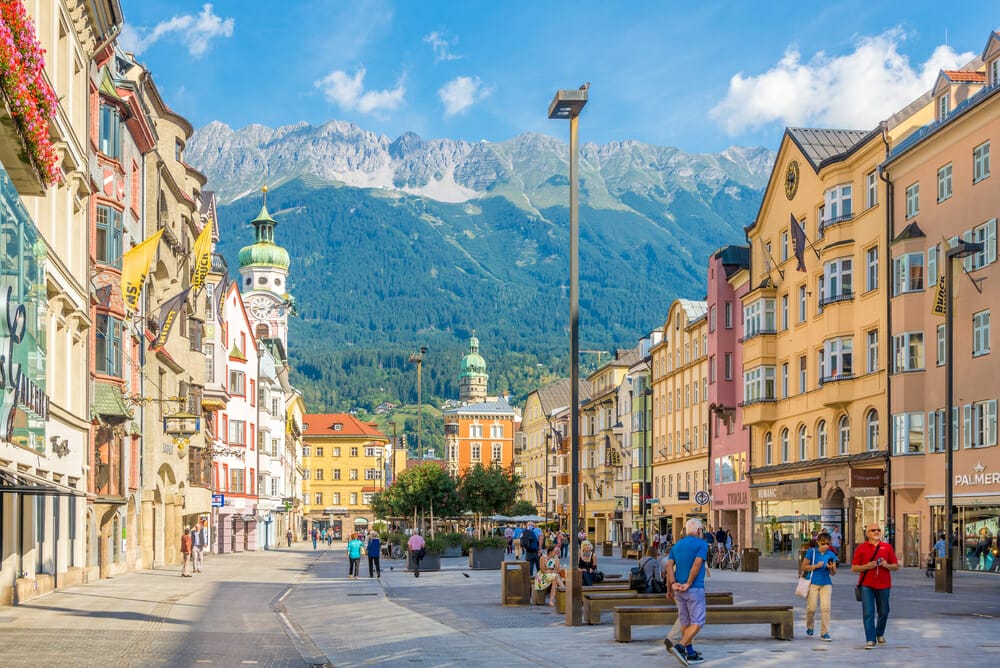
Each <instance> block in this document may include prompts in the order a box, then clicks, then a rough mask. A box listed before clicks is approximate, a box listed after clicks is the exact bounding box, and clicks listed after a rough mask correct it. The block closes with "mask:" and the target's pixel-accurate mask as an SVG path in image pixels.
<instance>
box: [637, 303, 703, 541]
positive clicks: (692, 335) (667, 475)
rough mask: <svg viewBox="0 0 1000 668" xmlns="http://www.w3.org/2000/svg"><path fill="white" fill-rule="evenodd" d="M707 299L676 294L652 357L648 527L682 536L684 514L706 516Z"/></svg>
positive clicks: (695, 516)
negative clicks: (681, 297)
mask: <svg viewBox="0 0 1000 668" xmlns="http://www.w3.org/2000/svg"><path fill="white" fill-rule="evenodd" d="M707 313H708V304H707V303H706V302H703V301H692V300H690V299H676V300H674V302H673V303H672V304H671V305H670V310H669V312H668V314H667V321H666V324H664V326H663V338H662V339H661V340H660V342H659V343H658V344H657V345H655V346H654V347H652V348H651V349H650V354H651V355H652V360H653V418H652V425H653V456H652V463H653V466H652V483H653V485H652V495H653V496H652V498H651V499H650V501H651V503H650V504H649V508H648V509H647V524H649V529H648V531H649V532H650V533H651V532H653V531H660V532H661V533H665V532H667V531H668V530H669V531H671V532H672V533H673V536H674V539H675V540H677V539H678V538H680V537H682V536H684V523H685V522H687V520H688V519H691V518H698V519H701V520H703V521H705V520H707V519H708V512H709V507H708V504H707V503H698V501H700V500H702V499H701V497H700V495H699V492H704V493H706V494H707V492H708V489H709V484H708V326H707V322H708V321H707V317H706V316H707Z"/></svg>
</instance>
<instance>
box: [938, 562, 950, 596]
mask: <svg viewBox="0 0 1000 668" xmlns="http://www.w3.org/2000/svg"><path fill="white" fill-rule="evenodd" d="M951 576H952V571H951V559H949V558H947V557H938V558H937V559H935V560H934V591H935V592H937V593H938V594H946V593H948V592H949V591H950V590H951Z"/></svg>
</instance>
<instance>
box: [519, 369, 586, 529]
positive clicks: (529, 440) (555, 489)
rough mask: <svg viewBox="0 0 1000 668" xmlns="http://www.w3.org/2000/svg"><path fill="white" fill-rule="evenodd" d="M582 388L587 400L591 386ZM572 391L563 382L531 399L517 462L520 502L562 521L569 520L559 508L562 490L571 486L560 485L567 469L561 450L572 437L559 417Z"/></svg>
mask: <svg viewBox="0 0 1000 668" xmlns="http://www.w3.org/2000/svg"><path fill="white" fill-rule="evenodd" d="M580 385H581V390H580V393H581V397H583V398H586V397H587V395H588V393H589V387H590V384H589V383H588V382H587V381H581V383H580ZM570 389H571V388H570V383H569V379H568V378H561V379H560V380H557V381H555V382H554V383H551V384H549V385H546V386H545V387H543V388H540V389H538V390H535V391H534V392H532V393H530V394H529V395H528V397H527V398H526V399H525V401H524V417H523V419H522V421H521V439H522V443H523V448H522V450H521V451H520V452H519V453H517V458H516V460H515V470H516V471H518V472H519V473H520V474H521V476H522V479H521V498H522V499H524V500H526V501H530V502H531V503H532V504H534V505H535V507H536V508H537V509H538V513H539V514H540V515H542V516H544V517H548V518H551V519H556V518H558V519H559V520H560V521H563V520H565V519H566V514H565V512H561V509H560V508H559V506H560V504H564V503H565V501H560V498H561V497H562V496H565V492H561V491H560V488H562V490H565V489H568V484H567V483H562V484H560V482H559V479H560V477H561V476H565V475H566V473H567V471H568V469H566V468H565V466H564V462H562V461H561V460H560V456H559V450H560V448H561V447H562V445H563V441H567V442H568V439H569V437H568V434H567V433H566V432H565V431H564V429H563V426H562V424H561V420H560V417H559V414H560V412H562V411H564V409H566V408H568V407H569V404H570Z"/></svg>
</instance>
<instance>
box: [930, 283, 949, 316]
mask: <svg viewBox="0 0 1000 668" xmlns="http://www.w3.org/2000/svg"><path fill="white" fill-rule="evenodd" d="M947 313H948V291H947V290H946V289H945V285H944V276H939V277H938V284H937V290H935V291H934V303H933V305H932V306H931V314H932V315H939V316H941V317H942V318H943V317H944V316H945V315H946V314H947Z"/></svg>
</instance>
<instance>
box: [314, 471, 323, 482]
mask: <svg viewBox="0 0 1000 668" xmlns="http://www.w3.org/2000/svg"><path fill="white" fill-rule="evenodd" d="M314 473H315V474H316V480H322V479H323V469H316V470H315V471H314Z"/></svg>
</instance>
